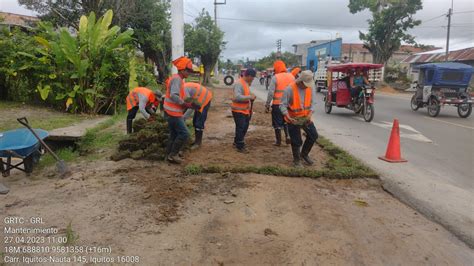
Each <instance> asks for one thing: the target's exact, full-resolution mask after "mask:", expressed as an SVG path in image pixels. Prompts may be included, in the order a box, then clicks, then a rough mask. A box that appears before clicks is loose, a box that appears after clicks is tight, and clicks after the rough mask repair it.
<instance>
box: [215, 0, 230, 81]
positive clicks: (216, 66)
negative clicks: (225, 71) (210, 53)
mask: <svg viewBox="0 0 474 266" xmlns="http://www.w3.org/2000/svg"><path fill="white" fill-rule="evenodd" d="M226 2H227V0H224V2H217V0H214V23H215V24H216V27H217V5H225V4H226ZM218 75H219V57H217V61H216V65H215V66H214V78H217V76H218Z"/></svg>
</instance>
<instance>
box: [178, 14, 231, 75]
mask: <svg viewBox="0 0 474 266" xmlns="http://www.w3.org/2000/svg"><path fill="white" fill-rule="evenodd" d="M223 39H224V32H223V31H221V30H220V29H219V28H218V27H217V26H216V25H215V23H214V20H212V18H211V16H210V15H209V13H208V12H207V11H204V10H203V11H202V12H201V13H200V14H199V16H198V17H197V18H196V20H195V24H194V25H189V24H186V25H185V27H184V50H185V51H186V52H188V53H189V55H190V56H191V57H199V58H200V60H201V63H202V64H203V65H204V77H203V83H204V84H208V83H209V81H210V80H209V77H210V74H211V71H212V69H213V68H214V65H215V64H216V62H217V60H218V58H219V54H220V53H221V51H222V50H223V49H224V47H225V42H224V41H223Z"/></svg>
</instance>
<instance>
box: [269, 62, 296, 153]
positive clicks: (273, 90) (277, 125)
mask: <svg viewBox="0 0 474 266" xmlns="http://www.w3.org/2000/svg"><path fill="white" fill-rule="evenodd" d="M273 69H274V70H275V75H274V76H273V77H272V80H271V82H270V86H269V87H268V95H267V103H266V104H265V109H266V112H267V113H268V112H270V103H271V108H272V126H273V129H274V130H275V146H280V145H281V130H282V129H283V131H284V132H285V140H286V144H290V138H289V136H288V127H287V125H286V123H285V120H284V119H283V115H282V113H281V111H280V104H281V99H282V97H283V92H284V91H285V89H286V87H288V85H290V83H292V82H294V81H295V77H294V76H293V75H292V74H291V73H288V72H287V70H286V65H285V63H284V62H283V61H281V60H277V61H275V63H274V64H273Z"/></svg>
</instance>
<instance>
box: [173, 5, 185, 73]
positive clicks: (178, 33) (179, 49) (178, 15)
mask: <svg viewBox="0 0 474 266" xmlns="http://www.w3.org/2000/svg"><path fill="white" fill-rule="evenodd" d="M183 7H184V5H183V0H173V1H171V59H172V60H175V59H177V58H178V57H180V56H183V55H184V8H183ZM171 73H173V74H176V73H178V70H177V69H176V67H174V66H173V68H172V69H171Z"/></svg>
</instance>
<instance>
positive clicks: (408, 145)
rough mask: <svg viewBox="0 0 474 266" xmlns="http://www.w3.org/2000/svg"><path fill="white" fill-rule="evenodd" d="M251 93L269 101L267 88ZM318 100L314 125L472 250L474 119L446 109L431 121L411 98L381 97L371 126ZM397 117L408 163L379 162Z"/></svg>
mask: <svg viewBox="0 0 474 266" xmlns="http://www.w3.org/2000/svg"><path fill="white" fill-rule="evenodd" d="M253 91H254V92H255V94H256V95H257V96H258V97H259V98H262V99H263V98H265V99H266V91H265V88H264V87H263V86H260V85H259V84H258V83H254V86H253ZM317 97H318V106H317V111H316V113H315V114H314V121H315V123H316V127H317V129H318V131H319V132H320V133H321V135H323V136H325V137H327V138H329V139H330V140H331V141H333V142H335V143H336V144H337V145H339V146H341V147H342V148H344V149H345V150H347V151H348V152H350V153H351V154H353V155H354V156H356V157H357V158H359V159H361V160H362V161H364V162H365V163H367V164H368V165H370V166H371V167H372V168H374V169H376V170H377V171H378V172H379V173H380V175H381V178H382V180H383V183H384V187H385V189H386V190H388V191H389V192H390V193H392V194H393V195H395V196H396V197H398V198H399V199H400V200H402V201H404V202H405V203H407V204H409V205H411V206H412V207H414V208H415V209H417V210H418V211H420V212H422V213H423V214H425V215H426V216H428V217H430V218H431V219H433V220H435V221H437V222H439V223H440V224H442V225H443V226H445V227H446V228H447V229H449V230H450V231H451V232H453V233H454V234H455V235H456V236H458V237H460V238H461V239H462V240H464V241H465V242H466V243H467V244H468V245H469V246H471V247H474V230H473V228H474V158H473V157H474V145H473V144H474V116H471V117H470V118H468V119H463V118H459V117H458V115H457V111H456V108H454V107H446V108H443V109H442V110H441V114H440V115H439V116H438V117H437V118H431V117H429V116H428V115H427V112H426V109H420V110H419V111H418V112H413V111H412V110H411V109H410V104H409V103H410V95H386V94H385V95H382V94H378V95H376V100H375V118H374V120H373V121H372V122H371V123H367V122H364V121H363V119H362V117H360V116H356V115H355V114H354V113H353V112H352V111H349V110H347V109H342V108H333V110H332V113H331V114H326V113H325V112H324V105H323V97H324V96H323V94H318V96H317ZM394 118H398V119H399V122H400V134H401V146H402V156H403V157H404V158H405V159H407V160H408V162H407V163H403V164H390V163H386V162H384V161H381V160H379V159H377V156H380V155H383V154H384V153H385V149H386V146H387V142H388V138H389V136H390V130H391V127H392V122H393V119H394Z"/></svg>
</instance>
